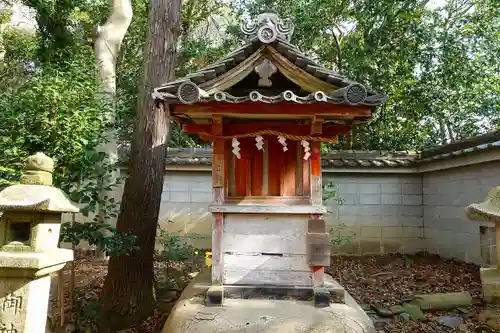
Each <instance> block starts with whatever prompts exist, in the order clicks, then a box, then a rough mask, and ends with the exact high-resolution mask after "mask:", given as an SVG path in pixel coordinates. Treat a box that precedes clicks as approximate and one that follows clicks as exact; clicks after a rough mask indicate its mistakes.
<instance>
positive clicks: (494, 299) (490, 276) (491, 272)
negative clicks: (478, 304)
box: [480, 267, 500, 304]
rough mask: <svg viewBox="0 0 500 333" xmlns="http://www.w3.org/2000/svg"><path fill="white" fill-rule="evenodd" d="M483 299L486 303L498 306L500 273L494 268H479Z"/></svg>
mask: <svg viewBox="0 0 500 333" xmlns="http://www.w3.org/2000/svg"><path fill="white" fill-rule="evenodd" d="M480 276H481V285H482V287H483V299H484V301H485V302H486V303H493V304H500V271H499V270H498V269H497V268H496V267H494V268H481V270H480Z"/></svg>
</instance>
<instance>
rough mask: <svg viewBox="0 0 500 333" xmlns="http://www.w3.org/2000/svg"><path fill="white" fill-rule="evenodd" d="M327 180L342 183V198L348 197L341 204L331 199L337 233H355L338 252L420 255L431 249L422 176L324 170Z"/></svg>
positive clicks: (331, 220) (331, 223)
mask: <svg viewBox="0 0 500 333" xmlns="http://www.w3.org/2000/svg"><path fill="white" fill-rule="evenodd" d="M323 181H324V182H332V183H333V184H335V185H337V186H338V197H339V198H341V199H342V200H343V204H342V205H341V206H336V205H335V203H334V202H333V201H332V200H330V201H329V202H328V204H331V205H332V207H331V209H332V214H331V215H328V216H326V217H325V219H326V222H327V225H328V227H329V229H330V230H332V231H333V237H339V236H340V237H342V236H347V237H349V241H348V242H347V243H344V244H342V245H340V246H335V247H334V248H333V251H334V252H335V253H339V254H357V255H361V254H383V253H397V252H399V253H414V252H418V251H422V250H424V249H425V244H424V239H423V206H422V178H421V176H420V175H413V174H399V175H398V174H374V173H365V174H359V173H355V174H346V173H338V174H337V173H324V174H323ZM342 225H344V226H342ZM345 239H346V238H344V240H345Z"/></svg>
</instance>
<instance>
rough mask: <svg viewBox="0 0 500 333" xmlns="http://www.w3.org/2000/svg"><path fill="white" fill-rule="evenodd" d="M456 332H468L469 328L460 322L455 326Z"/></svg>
mask: <svg viewBox="0 0 500 333" xmlns="http://www.w3.org/2000/svg"><path fill="white" fill-rule="evenodd" d="M457 332H461V333H467V332H469V328H468V327H467V325H465V324H460V325H458V326H457Z"/></svg>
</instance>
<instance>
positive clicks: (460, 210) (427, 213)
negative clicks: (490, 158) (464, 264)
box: [423, 161, 500, 264]
mask: <svg viewBox="0 0 500 333" xmlns="http://www.w3.org/2000/svg"><path fill="white" fill-rule="evenodd" d="M498 185H500V162H498V161H496V162H488V163H482V164H476V165H469V166H465V167H458V168H453V169H447V170H440V171H435V172H428V173H425V174H423V204H424V206H423V208H424V232H425V235H424V237H425V239H426V248H427V250H428V251H429V252H432V253H437V254H440V255H442V256H445V257H453V258H457V259H461V260H464V261H470V262H475V263H481V264H492V263H494V262H495V261H496V258H495V257H494V255H495V254H494V253H495V245H494V244H495V243H494V239H493V238H492V237H491V236H488V233H491V229H490V228H492V227H493V225H492V224H489V223H485V222H478V221H469V220H468V219H467V217H466V216H465V207H466V206H467V205H469V204H471V203H479V202H482V201H483V200H484V198H485V197H486V195H487V193H488V191H489V190H490V189H491V188H493V187H494V186H498ZM481 227H482V228H481ZM481 231H482V232H481Z"/></svg>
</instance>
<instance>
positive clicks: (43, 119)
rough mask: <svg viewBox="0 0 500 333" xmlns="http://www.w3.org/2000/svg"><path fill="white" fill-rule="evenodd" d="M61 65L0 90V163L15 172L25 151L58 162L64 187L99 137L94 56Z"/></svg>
mask: <svg viewBox="0 0 500 333" xmlns="http://www.w3.org/2000/svg"><path fill="white" fill-rule="evenodd" d="M83 51H84V50H82V53H81V55H80V56H79V57H78V58H77V59H74V61H72V62H71V63H66V64H65V65H66V66H65V68H64V70H61V69H59V68H52V67H41V68H38V69H37V72H36V73H35V74H34V75H33V77H31V79H30V80H29V81H28V82H26V83H25V84H23V85H22V86H20V87H18V88H17V89H16V90H14V91H10V92H7V93H2V94H0V109H1V110H2V113H1V114H0V123H2V126H1V128H0V161H1V162H0V163H1V165H2V166H3V167H4V168H8V169H10V170H11V171H12V175H15V176H19V174H20V171H21V170H22V168H23V165H24V161H25V160H26V157H28V156H29V155H31V154H33V153H35V152H38V151H43V152H44V153H46V154H47V155H48V156H51V157H53V158H54V159H55V161H56V170H55V184H56V185H57V186H61V187H63V188H64V189H68V187H70V183H71V182H73V181H75V180H76V178H78V177H77V176H76V175H75V174H76V173H81V166H82V164H83V163H84V161H87V160H88V159H89V156H88V155H89V154H90V153H89V151H91V150H92V149H93V148H94V147H95V146H96V145H97V143H98V142H99V141H100V140H101V132H102V127H101V119H100V114H101V110H102V109H104V108H105V107H107V106H106V105H105V104H104V103H103V102H102V100H101V99H100V98H99V96H98V85H97V84H96V82H95V78H94V76H93V71H92V69H93V63H92V62H93V57H92V53H90V52H83Z"/></svg>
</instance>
